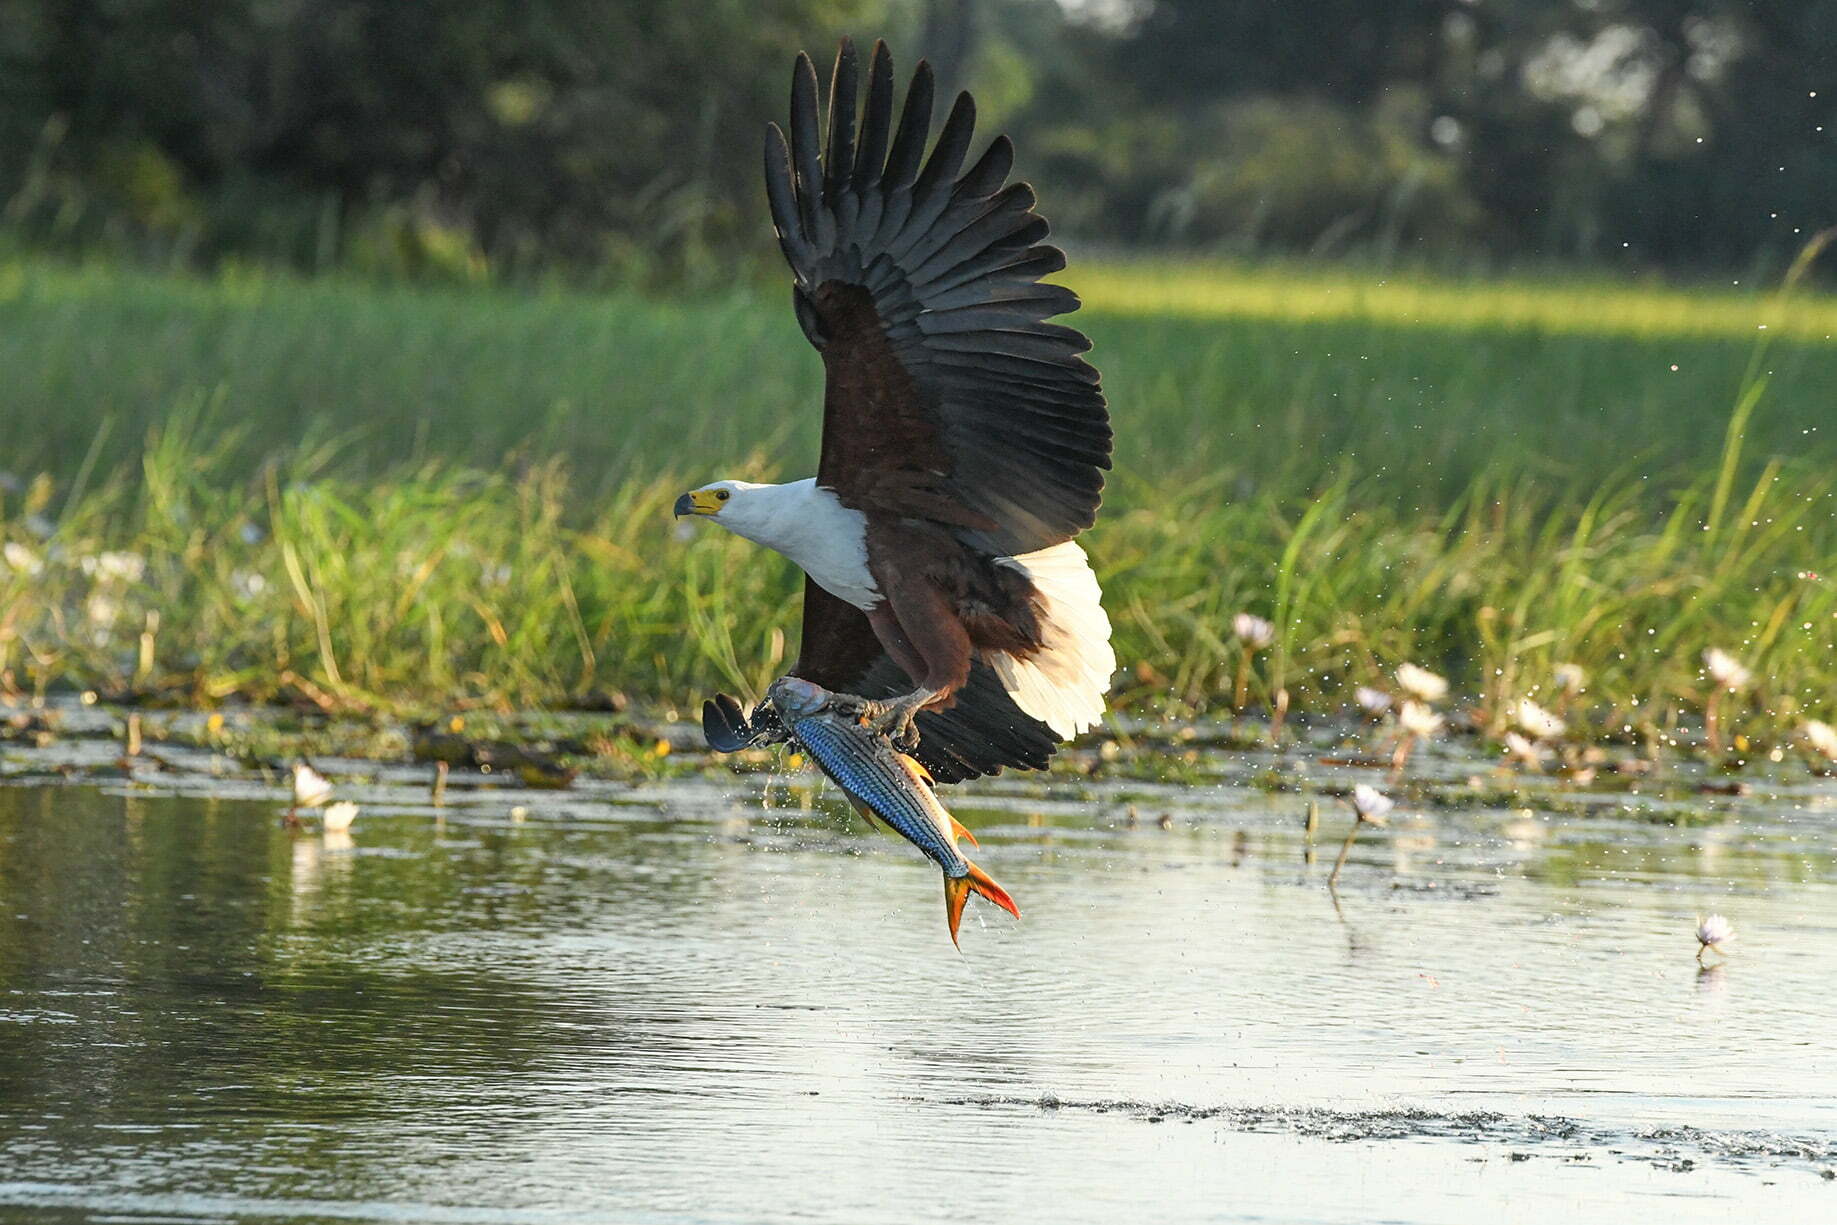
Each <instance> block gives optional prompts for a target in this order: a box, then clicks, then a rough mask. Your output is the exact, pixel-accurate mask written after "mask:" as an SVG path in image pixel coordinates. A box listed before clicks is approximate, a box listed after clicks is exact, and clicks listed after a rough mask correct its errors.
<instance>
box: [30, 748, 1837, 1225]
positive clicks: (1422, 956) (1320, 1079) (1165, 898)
mask: <svg viewBox="0 0 1837 1225" xmlns="http://www.w3.org/2000/svg"><path fill="white" fill-rule="evenodd" d="M353 768H356V767H353ZM384 773H385V777H383V778H381V779H379V780H378V781H376V782H375V783H374V784H372V785H368V786H346V787H345V788H344V790H345V791H346V793H348V794H350V795H351V797H352V798H355V799H358V800H360V801H363V802H364V812H363V815H362V816H361V817H360V818H359V819H358V822H357V826H356V828H355V830H354V831H353V833H352V834H351V835H350V836H348V837H340V836H337V835H323V834H321V833H319V832H318V831H317V830H309V831H307V832H303V833H297V834H295V833H289V832H288V831H286V830H284V829H281V828H279V827H278V823H277V820H276V815H277V812H278V801H277V798H276V795H277V793H274V792H270V791H263V790H262V789H261V788H259V787H256V786H254V785H253V784H240V785H230V786H227V787H226V786H223V785H216V784H212V785H205V784H203V783H198V784H186V783H184V782H182V781H181V782H177V783H174V784H172V785H170V786H169V787H167V788H166V789H165V790H163V791H159V790H155V791H148V790H144V789H141V788H139V787H130V786H127V785H123V786H120V787H115V788H109V787H104V788H96V787H93V786H69V785H57V786H43V787H30V786H11V787H4V788H0V1217H11V1218H19V1219H27V1218H30V1219H35V1220H51V1221H64V1220H71V1221H76V1220H95V1221H148V1222H151V1221H164V1220H183V1221H218V1220H263V1219H277V1218H284V1219H300V1220H327V1221H331V1220H352V1219H356V1220H370V1219H376V1220H391V1221H420V1220H433V1221H483V1222H496V1221H503V1222H523V1221H532V1222H547V1221H577V1220H579V1221H586V1220H595V1221H598V1220H606V1221H668V1222H676V1221H683V1222H726V1221H780V1220H782V1221H800V1222H802V1221H815V1222H825V1221H836V1222H859V1221H868V1222H874V1221H887V1222H896V1221H911V1220H914V1219H920V1218H921V1217H923V1218H924V1219H930V1218H933V1217H942V1218H944V1219H964V1218H973V1219H977V1220H985V1221H998V1220H1012V1221H1020V1220H1052V1221H1063V1222H1080V1221H1114V1220H1119V1219H1121V1220H1134V1219H1156V1220H1203V1221H1282V1220H1297V1221H1345V1222H1363V1221H1370V1220H1387V1221H1406V1222H1442V1221H1448V1222H1454V1221H1473V1220H1477V1219H1482V1216H1484V1218H1485V1219H1486V1220H1488V1221H1489V1222H1506V1221H1543V1220H1556V1219H1569V1220H1582V1219H1603V1220H1629V1219H1652V1218H1657V1217H1660V1216H1661V1215H1662V1217H1663V1218H1664V1219H1665V1220H1667V1221H1695V1220H1704V1221H1712V1220H1713V1221H1718V1222H1730V1221H1739V1220H1769V1221H1792V1220H1807V1221H1814V1220H1816V1221H1825V1220H1831V1219H1837V1181H1833V1178H1834V1176H1837V888H1834V886H1837V788H1833V787H1832V786H1831V785H1829V784H1828V783H1827V784H1822V785H1821V784H1802V785H1801V786H1799V787H1797V788H1787V789H1784V790H1782V791H1781V792H1779V793H1778V794H1776V795H1775V796H1774V797H1773V798H1771V799H1768V800H1758V799H1745V800H1727V801H1716V802H1715V806H1714V808H1713V810H1710V809H1706V812H1705V814H1704V820H1703V822H1702V823H1700V824H1691V825H1689V826H1687V827H1682V828H1680V827H1677V826H1674V825H1673V824H1671V823H1669V822H1665V821H1654V820H1651V819H1649V818H1645V819H1642V818H1640V817H1638V816H1637V815H1636V814H1633V813H1628V814H1624V815H1621V816H1614V815H1608V816H1597V817H1592V818H1587V819H1582V818H1557V817H1554V816H1551V815H1549V814H1543V813H1539V812H1537V811H1532V810H1519V811H1480V812H1449V811H1441V812H1432V813H1426V814H1406V815H1404V816H1403V817H1402V818H1401V819H1400V820H1398V821H1396V822H1395V823H1394V826H1393V828H1392V829H1390V830H1387V831H1380V832H1375V833H1371V834H1368V835H1367V836H1366V837H1365V839H1364V840H1363V841H1362V842H1361V843H1360V845H1359V847H1358V849H1357V850H1356V851H1355V852H1354V855H1353V858H1352V861H1351V863H1350V864H1349V865H1348V867H1347V869H1346V874H1345V878H1344V880H1343V882H1342V886H1341V889H1340V891H1339V900H1338V905H1337V906H1336V905H1335V904H1334V899H1333V897H1332V896H1331V895H1330V894H1329V893H1328V892H1327V890H1326V888H1325V885H1324V880H1325V871H1326V868H1327V867H1328V866H1330V863H1331V860H1332V857H1333V852H1334V850H1335V843H1336V842H1337V838H1338V835H1339V833H1340V832H1341V830H1343V825H1341V824H1340V822H1341V821H1342V817H1341V815H1340V814H1339V813H1338V812H1330V813H1329V814H1328V815H1327V818H1326V828H1325V829H1323V831H1322V834H1321V837H1322V839H1323V842H1322V844H1321V846H1320V848H1319V862H1318V863H1314V864H1309V863H1308V862H1307V861H1306V846H1305V842H1304V835H1303V830H1302V828H1301V820H1300V801H1299V800H1296V799H1295V798H1293V797H1284V796H1276V797H1271V796H1267V795H1264V794H1262V793H1260V792H1257V791H1253V790H1250V789H1247V788H1236V787H1231V786H1219V787H1207V788H1199V789H1174V788H1165V789H1156V788H1150V787H1142V786H1132V787H1129V788H1126V789H1125V788H1122V787H1121V786H1120V785H1115V787H1116V789H1113V790H1089V789H1079V788H1071V787H1067V786H1065V785H1062V784H1061V785H1055V786H1054V787H1053V788H1051V789H1044V788H1040V787H1038V786H1037V785H1032V786H1030V785H1028V784H1023V783H1010V782H1004V783H997V784H994V785H981V786H980V788H979V790H976V791H974V792H972V793H965V794H964V795H963V796H962V797H961V798H959V799H958V807H959V816H961V817H962V818H963V819H964V820H965V822H966V824H968V825H970V826H971V827H972V828H973V829H975V830H976V831H977V833H978V834H979V836H980V837H981V838H982V840H983V849H982V851H981V853H980V854H979V856H978V858H979V861H980V862H981V863H982V864H983V866H984V867H986V868H988V869H989V870H990V872H991V873H992V874H993V875H994V876H995V877H996V878H997V879H998V880H1000V881H1001V882H1002V883H1003V884H1004V885H1006V886H1007V887H1008V888H1009V890H1010V891H1011V892H1012V893H1013V894H1014V895H1015V897H1016V898H1017V900H1018V901H1019V902H1020V904H1021V908H1022V912H1023V914H1024V915H1025V919H1024V921H1022V922H1020V923H1015V922H1013V921H1011V920H1009V919H1008V918H1007V916H1005V915H1003V914H1001V913H999V912H997V911H994V910H993V909H992V908H990V907H987V906H984V905H982V904H981V903H980V902H972V904H971V910H970V914H969V916H968V918H967V919H966V921H965V924H964V933H963V952H962V954H961V955H959V954H958V953H957V952H956V951H955V950H953V949H952V947H951V945H950V941H949V939H948V937H947V936H946V934H945V930H944V918H943V906H942V901H941V896H940V895H941V889H940V886H939V880H938V874H937V871H936V870H935V869H934V868H932V867H931V866H930V865H929V864H927V863H925V862H924V861H922V860H920V859H919V858H918V856H917V855H916V854H915V853H914V852H912V851H911V849H910V848H909V847H907V846H905V845H904V844H903V843H899V842H896V841H894V840H892V839H890V838H887V837H885V836H884V835H876V834H873V833H869V832H866V831H864V830H862V829H861V828H860V824H859V822H858V821H856V820H854V819H853V818H852V817H847V816H845V815H844V814H842V813H840V812H838V811H837V810H836V809H834V808H833V807H831V806H830V805H829V804H828V803H827V801H824V802H821V803H819V804H817V805H816V806H815V807H814V808H812V807H810V806H809V804H808V802H807V796H806V793H803V792H800V791H797V790H791V789H786V788H784V787H782V786H778V787H773V788H770V789H768V788H766V787H765V786H764V784H763V780H750V781H749V780H744V779H741V780H735V781H734V782H733V783H732V784H730V785H727V786H725V787H723V786H720V785H716V784H711V783H674V784H669V785H658V786H654V787H624V786H613V785H607V784H597V785H592V786H588V787H583V788H581V789H579V790H577V791H574V792H569V793H514V792H509V791H489V790H477V791H466V790H463V789H456V790H455V792H454V794H453V797H452V803H451V805H450V806H449V807H448V808H447V809H445V810H444V812H437V811H436V810H435V809H433V808H431V807H429V806H427V804H426V802H425V790H424V788H422V787H420V786H419V784H418V782H417V783H415V785H413V786H410V785H409V778H408V776H406V775H404V776H401V777H400V778H398V779H395V780H392V779H391V778H390V777H388V774H389V772H388V771H385V772H384ZM972 796H973V797H974V798H973V799H972V798H971V797H972ZM1126 800H1133V802H1134V803H1135V804H1136V806H1137V808H1138V809H1139V811H1140V814H1141V820H1140V823H1139V825H1138V826H1136V827H1131V826H1130V825H1129V824H1128V822H1127V820H1126V818H1125V811H1126V809H1125V801H1126ZM1709 803H1710V802H1709V801H1706V804H1709ZM768 804H769V805H771V807H769V808H768V807H767V805H768ZM519 810H526V811H519ZM1162 813H1166V814H1168V816H1169V817H1170V818H1171V823H1172V828H1170V829H1162V828H1160V825H1159V822H1158V820H1157V818H1159V817H1160V815H1161V814H1162ZM1711 909H1714V910H1718V911H1721V912H1722V913H1725V914H1727V915H1729V916H1730V917H1731V918H1732V919H1733V920H1734V922H1735V923H1736V925H1737V927H1738V928H1739V929H1740V939H1739V942H1738V944H1737V946H1736V948H1735V951H1734V953H1733V955H1732V956H1731V957H1729V958H1728V959H1727V961H1726V963H1725V964H1723V965H1721V966H1720V967H1718V968H1713V969H1700V968H1699V966H1698V964H1697V962H1696V961H1695V960H1694V958H1693V953H1694V952H1695V941H1694V939H1693V937H1692V934H1691V933H1692V929H1693V926H1694V921H1695V916H1697V915H1698V914H1700V913H1703V912H1706V911H1708V910H1711Z"/></svg>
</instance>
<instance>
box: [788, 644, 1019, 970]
mask: <svg viewBox="0 0 1837 1225" xmlns="http://www.w3.org/2000/svg"><path fill="white" fill-rule="evenodd" d="M767 698H768V700H769V701H770V703H771V705H772V706H773V707H775V708H776V710H777V712H778V715H779V718H780V719H782V720H783V722H784V725H785V729H786V730H787V731H789V732H790V733H791V734H792V735H793V736H795V737H796V738H797V741H798V743H799V744H801V745H803V747H804V749H805V751H807V752H808V753H809V754H810V757H811V760H813V761H815V762H816V764H817V766H818V768H819V769H821V770H822V771H823V773H824V774H826V775H828V776H829V778H830V780H831V781H832V782H834V783H835V784H836V786H838V787H840V788H841V789H842V793H843V794H844V795H846V796H847V797H848V801H849V803H851V804H853V805H854V806H855V811H857V812H859V813H860V814H861V815H862V816H863V817H865V818H866V819H867V822H868V824H870V825H872V824H874V819H875V818H876V817H878V818H879V819H880V820H882V821H885V822H886V823H887V824H888V825H890V826H892V827H893V828H894V830H895V831H897V832H898V833H899V835H900V836H901V837H903V838H904V839H905V840H906V841H907V842H910V843H911V844H912V845H913V846H916V847H917V848H918V849H919V850H921V851H923V852H924V853H925V855H926V856H927V857H928V858H929V859H930V860H931V861H932V862H933V863H935V864H937V865H938V867H940V868H942V869H943V871H944V914H945V918H946V919H947V920H948V921H949V923H950V940H951V943H952V944H956V943H957V927H958V925H959V924H960V923H961V922H962V920H963V906H964V903H965V902H966V901H968V899H969V895H970V894H972V893H976V894H980V895H981V896H983V897H985V898H987V899H988V900H989V901H991V902H994V903H995V904H996V905H997V906H999V907H1001V908H1002V909H1003V910H1005V911H1007V912H1008V913H1009V914H1011V915H1013V916H1014V917H1015V918H1017V919H1018V918H1020V917H1021V912H1020V908H1019V907H1018V906H1016V905H1015V904H1014V899H1013V898H1011V897H1009V896H1008V891H1007V890H1005V889H1003V888H1002V887H1001V886H1000V885H998V884H996V883H995V882H994V881H993V880H991V879H990V878H989V875H988V873H986V872H984V871H983V870H982V869H981V868H978V867H977V866H976V865H975V864H973V863H971V862H970V861H969V860H968V859H967V858H965V857H964V855H963V852H961V851H959V850H958V849H957V839H959V838H967V839H968V840H969V843H970V845H971V846H974V845H976V838H975V836H974V835H973V834H971V833H970V832H969V831H968V830H967V829H964V828H963V826H962V825H960V824H958V822H957V820H956V818H955V817H952V816H951V815H950V814H949V813H948V812H946V811H945V810H944V805H943V804H942V803H940V802H939V801H938V797H937V793H936V792H935V791H934V790H933V786H932V782H931V777H930V775H928V774H927V773H926V772H925V767H923V766H921V765H919V763H918V762H916V761H914V760H912V758H910V757H908V756H906V755H905V754H904V753H901V752H898V751H897V750H895V749H894V748H893V745H892V743H891V742H890V741H889V740H888V739H887V738H886V737H885V736H883V735H881V734H880V733H879V732H876V731H874V730H873V729H872V728H870V727H868V726H866V724H864V723H863V722H862V720H861V718H860V716H859V715H858V714H851V713H849V712H848V711H846V710H844V709H842V708H840V707H839V706H838V704H837V702H836V701H835V695H834V694H832V693H830V692H829V691H828V690H827V689H824V688H823V687H822V686H820V685H814V684H811V683H810V682H809V681H806V680H801V679H799V678H798V677H795V676H786V677H782V678H780V679H779V680H777V681H775V682H773V684H772V687H771V689H770V690H769V691H768V693H767Z"/></svg>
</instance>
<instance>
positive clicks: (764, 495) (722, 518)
mask: <svg viewBox="0 0 1837 1225" xmlns="http://www.w3.org/2000/svg"><path fill="white" fill-rule="evenodd" d="M785 489H786V487H785V486H783V485H756V484H754V483H753V482H752V481H716V482H714V484H712V485H703V486H702V487H701V488H700V489H691V490H690V491H689V492H688V493H685V494H684V495H683V496H682V497H680V498H677V499H676V517H677V518H678V519H681V518H684V517H685V516H689V515H697V516H701V517H703V518H708V519H713V520H714V521H715V522H716V523H718V524H720V525H721V526H722V527H724V528H726V529H727V530H728V531H730V532H732V533H733V534H734V535H736V536H744V537H746V538H747V539H748V540H756V541H758V542H759V543H760V544H768V545H769V544H773V543H775V542H774V541H773V540H768V539H766V537H767V536H771V535H775V532H774V529H775V528H777V527H779V526H780V520H781V519H783V517H784V515H785V511H786V498H785V497H784V492H785Z"/></svg>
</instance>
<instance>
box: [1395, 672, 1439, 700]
mask: <svg viewBox="0 0 1837 1225" xmlns="http://www.w3.org/2000/svg"><path fill="white" fill-rule="evenodd" d="M1397 683H1398V684H1399V685H1402V686H1403V689H1404V692H1406V693H1408V694H1409V695H1410V696H1411V697H1413V698H1420V699H1421V700H1423V701H1425V702H1439V701H1441V700H1442V699H1443V698H1445V697H1447V696H1448V680H1447V678H1446V677H1442V676H1437V675H1436V674H1435V673H1433V672H1431V671H1429V670H1428V669H1427V668H1419V667H1417V666H1416V665H1415V664H1401V665H1399V666H1398V668H1397Z"/></svg>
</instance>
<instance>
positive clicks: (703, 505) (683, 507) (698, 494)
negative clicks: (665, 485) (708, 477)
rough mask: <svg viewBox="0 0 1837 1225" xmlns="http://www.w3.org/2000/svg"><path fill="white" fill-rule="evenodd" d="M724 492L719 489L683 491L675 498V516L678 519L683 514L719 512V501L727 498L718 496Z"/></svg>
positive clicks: (711, 513)
mask: <svg viewBox="0 0 1837 1225" xmlns="http://www.w3.org/2000/svg"><path fill="white" fill-rule="evenodd" d="M724 492H726V491H725V490H720V489H694V490H691V491H690V492H688V493H685V494H684V495H683V496H682V497H680V498H677V499H676V517H677V518H678V519H680V518H682V517H683V516H684V515H713V514H719V513H720V510H721V503H722V502H724V501H726V500H727V499H726V498H723V497H721V496H720V495H721V494H722V493H724Z"/></svg>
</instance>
